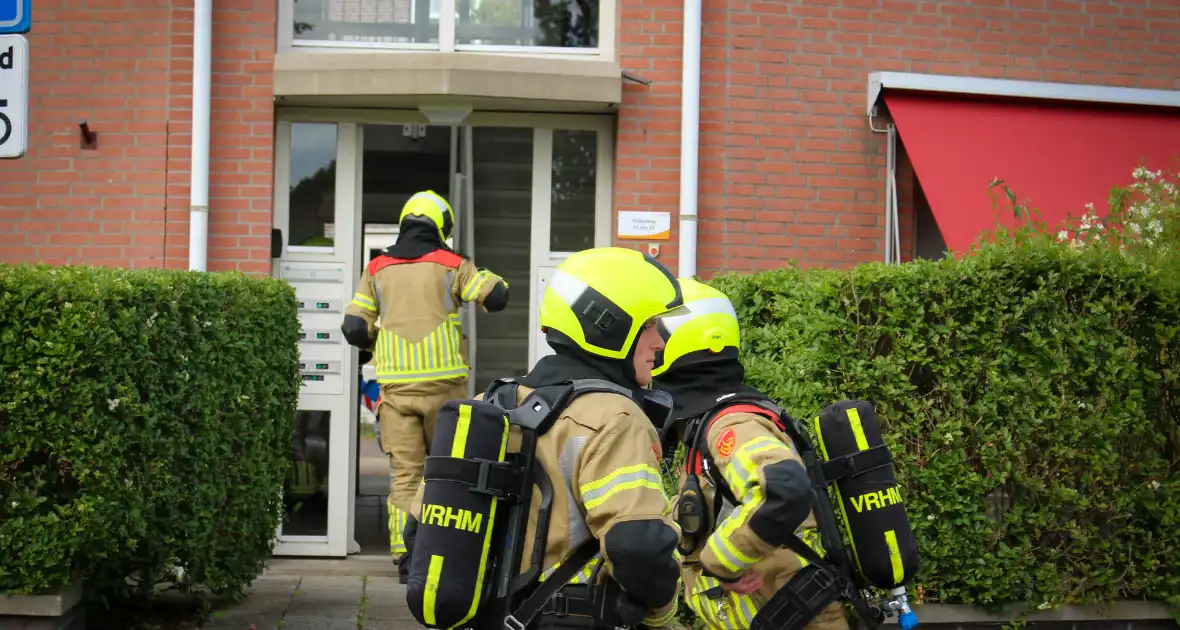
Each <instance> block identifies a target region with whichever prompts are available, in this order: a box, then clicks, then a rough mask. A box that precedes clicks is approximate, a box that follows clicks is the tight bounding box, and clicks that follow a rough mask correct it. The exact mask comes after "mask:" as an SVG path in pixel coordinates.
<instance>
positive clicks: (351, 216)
mask: <svg viewBox="0 0 1180 630" xmlns="http://www.w3.org/2000/svg"><path fill="white" fill-rule="evenodd" d="M358 129H359V125H357V124H355V123H350V122H341V123H337V125H336V198H335V217H334V223H335V228H336V235H335V237H334V239H333V241H334V244H333V247H331V248H326V247H322V248H321V247H308V248H300V247H295V248H292V247H291V246H290V245H289V243H288V239H289V238H290V235H291V231H290V227H289V216H290V208H289V202H290V200H289V198H288V190H289V182H290V167H289V165H290V155H291V142H290V140H291V123H290V121H280V122H279V123H278V124H277V125H276V134H275V151H276V152H275V155H276V156H280V155H281V156H283V158H282V159H276V160H275V182H274V184H275V197H274V220H273V223H272V224H273V226H274V227H277V228H279V229H281V230H282V231H283V245H284V247H283V249H284V253H283V256H282V258H281V259H279V260H276V261H274V262H273V265H272V276H274V277H282V273H281V270H282V266H283V263H292V262H299V263H330V264H332V265H335V266H337V267H339V268H342V269H343V273H344V278H343V287H342V288H343V291H341V293H340V296H341V306H343V304H347V303H348V301H349V300H351V298H352V293H353V291H355V287H356V280H357V274H358V270H357V266H356V263H355V260H354V257H353V254H354V253H355V252H358V251H359V249H360V247H361V242H360V241H361V238H360V230H359V226H358V225H357V217H358V216H359V212H358V211H359V209H360V201H361V200H360V196H359V195H358V194H357V191H358V190H359V189H360V183H361V180H360V168H359V166H360V164H361V157H362V155H363V149H364V147H363V146H361V141H362V136H361V134H359V133H357V130H358ZM344 235H349V236H350V237H351V238H348V239H347V240H344V239H343V238H342V237H344ZM338 316H339V317H343V308H341V313H340V314H339V315H338ZM321 317H322V316H321ZM337 326H339V324H337ZM341 341H342V340H341ZM343 346H344V347H342V348H341V349H340V353H339V354H341V355H342V357H341V358H342V359H343V361H342V365H341V366H340V374H341V379H342V381H343V388H342V391H341V392H340V393H339V394H323V395H315V394H309V393H307V391H306V390H301V391H300V394H299V403H298V407H297V408H298V409H300V410H327V411H330V412H331V415H330V417H329V420H328V422H329V430H328V431H329V436H330V439H329V443H328V513H327V528H328V531H327V535H325V536H293V535H284V534H282V527H281V525H280V527H279V529H278V531H276V536H277V537H278V542H277V543H276V545H275V549H274V554H275V555H279V556H337V557H340V556H344V555H347V554H349V553H357V552H359V551H360V548H359V546H358V545H357V544H356V541H355V540H354V535H353V532H354V524H355V523H354V519H353V512H354V508H355V494H356V477H355V475H354V474H353V473H354V471H355V470H356V466H357V461H356V444H357V434H358V430H359V427H358V426H357V423H356V422H354V421H353V416H354V412H355V410H356V409H357V405H358V404H359V392H358V391H357V390H358V388H357V382H358V380H357V379H358V376H359V367H358V366H357V360H358V359H359V355H358V351H357V349H356V348H354V347H352V346H349V345H347V344H343Z"/></svg>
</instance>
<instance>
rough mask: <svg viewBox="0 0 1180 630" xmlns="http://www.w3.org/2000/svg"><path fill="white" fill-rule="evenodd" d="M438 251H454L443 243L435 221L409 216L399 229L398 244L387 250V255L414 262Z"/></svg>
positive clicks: (403, 220)
mask: <svg viewBox="0 0 1180 630" xmlns="http://www.w3.org/2000/svg"><path fill="white" fill-rule="evenodd" d="M438 249H441V250H445V251H448V252H453V251H454V250H452V249H451V248H450V247H447V244H446V243H444V242H443V240H442V237H441V236H440V235H439V232H438V226H437V225H435V224H434V221H431V220H430V219H423V218H422V217H418V216H415V215H409V216H407V217H406V218H405V219H402V222H401V226H400V228H399V229H398V235H397V242H396V243H394V244H393V245H390V246H389V247H388V248H386V250H385V255H386V256H392V257H393V258H401V259H404V260H413V259H415V258H421V257H423V256H425V255H427V254H429V253H430V252H433V251H435V250H438Z"/></svg>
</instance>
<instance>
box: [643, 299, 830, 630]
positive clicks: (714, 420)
mask: <svg viewBox="0 0 1180 630" xmlns="http://www.w3.org/2000/svg"><path fill="white" fill-rule="evenodd" d="M680 286H681V288H682V291H683V294H684V302H685V307H686V309H687V310H688V311H689V312H688V313H687V314H684V315H680V316H677V317H671V318H665V319H663V320H661V321H660V334H661V337H662V339H663V340H664V343H665V344H666V347H665V349H664V352H663V353H662V356H661V357H660V362H659V365H657V366H656V368H655V369H654V370H653V374H654V377H655V378H654V382H653V384H652V387H653V388H655V389H658V390H662V391H665V392H668V393H669V394H671V395H672V399H673V401H674V410H673V413H672V416H671V421H670V423H669V425H667V426H666V427H665V428H664V433H665V439H670V437H671V436H675V437H676V438H678V439H679V440H681V441H682V442H684V443H685V444H686V446H691V443H692V442H693V441H694V437H693V436H694V435H695V436H696V438H695V440H699V441H697V442H696V446H695V448H696V449H699V450H697V451H695V453H700V455H702V456H703V455H704V454H705V453H704V452H705V451H706V449H707V456H704V457H701V456H694V455H695V453H694V452H693V451H689V453H690V454H689V457H688V458H686V461H685V465H684V467H682V468H681V469H680V470H679V471H678V473H679V484H680V488H681V494H680V496H679V497H678V498H677V499H676V501H677V502H678V504H677V505H676V514H677V515H680V514H682V513H692V512H694V511H695V512H696V514H697V515H698V516H704V517H705V518H697V519H692V520H688V519H684V518H680V520H679V523H678V524H679V525H680V526H681V529H682V534H681V535H682V542H681V546H680V548H679V551H680V552H681V553H682V554H683V555H684V561H683V564H684V569H683V571H684V573H683V579H684V595H685V602H686V603H687V604H688V606H689V608H690V609H692V611H693V612H694V613H696V615H697V617H699V618H700V619H701V620H702V621H704V622H705V623H706V624H708V626H709V627H711V628H717V629H728V630H745V629H747V628H749V627H750V625H751V622H752V621H753V618H754V615H755V614H756V613H757V612H758V610H759V609H760V608H761V607H762V606H763V605H764V604H765V603H766V602H767V600H768V599H769V598H770V597H771V596H772V595H773V594H775V593H776V592H778V591H779V589H781V588H782V587H783V585H784V584H786V583H787V581H788V580H789V579H790V578H791V577H792V576H793V575H795V574H796V573H797V572H798V571H799V570H800V568H801V567H802V566H804V564H805V563H806V562H807V560H806V559H805V558H803V557H802V556H799V555H796V554H795V553H794V552H793V551H791V550H789V549H787V548H785V547H784V545H785V543H784V542H783V535H784V534H786V535H791V534H793V533H796V532H799V533H801V536H800V537H801V538H802V539H803V540H804V542H806V543H807V544H808V546H810V547H811V548H812V549H814V550H815V551H816V552H817V554H818V555H819V556H821V557H822V556H823V555H824V552H823V551H822V545H821V544H820V542H819V537H818V535H817V534H816V532H815V527H816V525H815V520H814V514H812V509H811V505H812V500H813V497H814V494H813V493H812V492H811V488H810V480H809V478H808V475H807V471H806V469H805V468H804V467H803V460H802V458H801V457H800V456H799V455H798V453H797V452H796V451H795V450H794V449H793V448H792V443H791V440H790V438H788V437H787V436H786V435H785V433H784V432H783V431H782V430H780V429H779V427H778V426H777V425H776V422H775V420H776V419H775V418H771V417H769V416H768V414H766V413H765V412H764V411H763V410H762V409H761V408H759V407H758V406H757V404H756V403H758V402H759V401H767V402H772V401H771V400H770V398H769V397H768V396H766V395H765V394H763V393H762V392H761V391H759V390H757V389H756V388H754V387H751V386H749V385H746V384H744V382H743V381H744V377H745V370H744V368H743V366H742V364H741V362H740V361H739V360H738V351H739V350H740V348H741V331H740V329H739V326H738V319H737V315H736V313H735V311H734V308H733V304H732V303H731V302H730V301H729V299H728V298H727V297H726V296H725V294H724V293H722V292H720V291H718V290H716V289H714V288H712V287H709V286H707V285H705V284H702V283H700V282H697V281H695V280H692V279H685V278H681V279H680ZM686 436H687V437H688V439H687V440H686ZM702 459H703V460H704V462H705V463H706V464H707V465H708V466H707V467H702ZM702 470H705V471H707V473H705V474H708V475H709V479H707V480H706V481H707V482H706V483H703V484H701V483H698V482H697V479H698V477H697V476H698V475H702ZM719 493H720V494H721V495H722V496H717V495H718V494H719ZM694 495H695V496H696V497H699V500H700V501H701V503H697V505H698V506H699V507H697V508H695V510H688V509H685V506H684V505H683V503H686V502H688V501H690V500H692V499H693V496H694ZM717 501H722V502H723V504H722V507H721V508H720V510H718V509H716V502H717ZM711 515H717V518H716V522H715V523H713V522H712V521H711ZM690 523H691V524H690ZM710 525H711V527H710ZM693 529H698V531H695V532H694V531H691V530H693ZM807 627H808V628H811V629H813V630H847V628H848V623H847V621H846V620H845V618H844V615H843V612H842V608H841V605H840V602H839V601H837V602H834V603H833V604H831V605H830V606H828V607H827V608H826V609H824V610H822V611H818V615H817V616H816V617H815V618H814V619H813V620H812V622H811V623H810V624H809V625H808V626H807Z"/></svg>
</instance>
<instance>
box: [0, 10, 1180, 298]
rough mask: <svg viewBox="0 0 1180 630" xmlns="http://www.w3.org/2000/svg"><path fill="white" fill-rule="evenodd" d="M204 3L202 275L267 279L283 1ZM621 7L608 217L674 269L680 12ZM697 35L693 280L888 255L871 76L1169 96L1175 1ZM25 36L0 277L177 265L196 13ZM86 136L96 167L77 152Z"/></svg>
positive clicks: (67, 13) (711, 19) (1179, 61)
mask: <svg viewBox="0 0 1180 630" xmlns="http://www.w3.org/2000/svg"><path fill="white" fill-rule="evenodd" d="M214 4H215V15H214V22H215V24H214V61H213V72H214V78H213V82H214V86H213V97H214V102H213V114H212V134H213V141H212V168H211V176H210V206H211V216H210V236H209V269H210V270H224V269H239V270H242V271H246V272H250V273H266V272H267V271H268V270H269V247H268V245H269V236H268V235H269V230H270V225H271V216H272V201H273V200H272V198H271V197H272V182H273V169H274V164H273V158H274V156H273V146H274V141H273V131H274V112H273V102H272V101H273V99H272V67H273V59H274V49H275V19H276V16H275V12H276V5H277V3H276V2H275V0H267V1H264V0H217V1H216V2H215V3H214ZM619 6H620V11H621V15H620V19H619V21H618V23H619V51H620V56H621V63H622V66H623V68H624V70H626V71H628V72H629V73H631V74H633V75H637V76H639V77H641V78H643V79H650V80H651V81H653V83H652V84H651V85H650V86H648V87H645V86H642V85H639V84H636V83H632V82H626V83H625V84H624V99H623V104H622V106H621V107H620V109H619V114H618V138H617V150H616V156H615V165H616V166H615V168H616V171H615V173H614V175H615V199H614V202H615V210H616V211H617V210H665V211H670V212H671V213H672V216H673V236H672V240H671V241H669V242H665V243H663V244H662V252H661V257H662V259H663V260H664V261H665V262H667V263H668V264H669V265H670V266H671V267H672V268H673V269H675V268H676V265H677V251H676V250H677V240H676V239H677V238H678V236H677V229H676V227H677V226H676V214H677V208H678V196H679V153H680V137H679V135H680V133H679V132H680V116H679V107H680V79H681V67H680V66H681V63H680V57H681V35H682V0H620V2H619ZM703 17H704V22H705V25H704V30H703V34H702V70H701V84H702V86H701V138H700V156H701V161H700V184H699V202H700V206H699V208H700V209H699V216H700V223H699V228H698V270H699V272H700V273H701V274H702V275H704V276H706V277H709V276H711V275H712V273H713V272H716V271H717V270H720V269H731V270H739V271H746V270H754V269H762V268H769V267H777V266H781V265H782V264H783V262H784V261H786V260H798V261H800V263H801V264H803V265H808V266H814V265H823V266H830V265H834V266H848V265H854V264H857V263H860V262H864V261H877V260H881V259H882V258H883V251H884V243H883V240H884V238H883V237H884V217H883V205H884V198H883V188H884V172H885V148H884V147H885V136H884V134H877V133H872V132H871V131H870V130H869V126H868V122H867V120H866V118H865V115H864V104H865V98H866V95H865V91H866V82H867V76H868V74H869V73H870V72H872V71H877V70H893V71H905V72H919V73H941V74H957V75H974V76H981V77H996V78H1010V79H1028V80H1045V81H1062V82H1072V83H1090V84H1101V85H1113V86H1128V87H1143V88H1162V89H1180V6H1177V4H1176V3H1175V2H1166V1H1147V0H1135V1H1130V0H1127V1H1114V0H1106V1H1099V0H1090V1H1087V2H1082V1H1081V0H953V1H950V0H922V1H913V0H911V1H902V0H897V1H894V0H704V10H703ZM29 40H30V47H31V51H32V55H33V61H32V67H31V71H32V80H31V85H32V98H31V102H30V115H31V128H30V152H29V155H28V156H27V157H26V158H25V159H23V160H17V161H0V261H22V260H27V261H43V262H49V263H54V264H61V263H93V264H100V265H110V266H130V267H162V266H167V267H171V268H185V267H186V266H187V257H188V252H187V243H188V206H189V198H188V192H189V191H188V182H189V172H188V168H189V165H188V162H189V127H190V105H191V103H190V101H191V65H192V61H191V55H192V9H191V0H188V1H187V2H186V1H185V0H178V2H177V3H172V2H168V1H165V0H86V1H85V2H84V1H83V0H34V26H33V32H32V33H31V34H30V35H29ZM83 118H84V119H87V120H88V121H89V123H90V127H91V128H92V129H93V130H94V131H96V132H98V133H99V148H98V149H97V150H95V151H89V150H82V149H81V148H80V133H79V131H78V127H77V122H78V120H79V119H83ZM902 140H904V138H903V139H902ZM1112 183H1113V182H1112ZM898 188H899V195H900V210H899V214H900V215H901V217H900V219H901V224H902V249H903V252H911V253H912V250H913V247H914V240H915V239H914V223H915V218H914V217H915V212H914V210H913V209H914V197H915V195H917V194H918V192H919V191H920V188H919V187H918V186H917V185H916V181H915V177H914V174H913V169H912V168H911V167H910V166H909V164H908V161H907V160H906V159H905V155H904V145H903V143H901V142H899V164H898ZM628 246H636V247H642V245H639V244H636V243H634V242H629V245H628Z"/></svg>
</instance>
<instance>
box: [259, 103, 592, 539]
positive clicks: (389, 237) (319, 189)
mask: <svg viewBox="0 0 1180 630" xmlns="http://www.w3.org/2000/svg"><path fill="white" fill-rule="evenodd" d="M286 114H288V116H284V113H280V122H279V125H278V128H277V130H276V131H277V134H276V135H277V136H278V142H277V143H276V144H277V147H276V148H277V153H278V155H277V158H278V160H277V162H278V164H280V165H282V168H276V178H275V179H276V204H275V228H276V229H277V230H280V231H281V232H282V234H283V237H284V238H283V242H284V246H283V252H282V255H281V257H280V258H279V259H278V260H277V261H276V263H275V273H276V275H277V276H279V277H281V278H284V279H286V280H287V281H288V282H291V283H292V284H293V285H294V286H295V288H296V293H297V295H299V296H300V298H301V299H303V300H305V301H306V304H307V308H306V309H305V310H304V311H303V312H301V315H300V316H301V319H302V321H303V324H304V330H305V337H304V341H305V343H303V344H301V356H302V357H304V359H305V362H304V369H305V371H304V379H305V387H304V389H303V392H302V394H301V396H300V404H299V409H300V412H299V415H298V418H297V427H296V431H295V439H294V440H293V448H292V457H293V465H292V470H296V471H299V472H300V475H302V476H296V477H294V478H293V479H294V480H293V481H292V482H290V483H288V487H287V488H286V492H285V495H284V502H285V503H286V505H287V518H285V519H284V522H283V524H282V526H281V529H280V532H279V536H280V537H279V540H280V542H279V544H278V545H277V547H276V550H275V552H276V554H277V555H315V556H341V555H344V554H346V553H363V554H388V553H389V530H388V512H387V510H386V507H385V505H386V495H387V493H388V489H389V473H390V470H389V463H388V458H387V457H386V455H385V454H384V453H382V452H381V450H380V447H379V445H378V442H377V440H376V437H375V435H374V430H373V429H374V420H375V411H376V391H374V390H376V387H375V385H376V384H375V383H371V381H372V380H373V379H374V376H375V374H374V372H373V368H372V366H371V365H366V366H361V365H359V362H358V358H357V357H358V355H357V352H356V351H355V349H353V348H351V347H349V346H348V345H347V344H346V343H345V342H344V341H343V339H339V322H340V318H341V317H342V316H343V315H342V311H343V305H344V304H347V302H348V300H349V299H351V296H352V293H353V288H354V286H355V283H356V280H357V277H358V274H359V273H360V270H361V269H363V266H364V265H365V264H367V263H368V261H369V260H371V259H372V258H373V257H375V256H377V255H378V254H379V253H380V252H381V250H383V249H384V248H385V247H388V246H389V245H391V244H392V243H393V242H395V241H396V239H397V227H398V221H397V219H398V216H399V215H400V212H401V208H402V205H403V204H404V203H405V202H406V200H407V199H409V197H410V196H411V195H413V194H414V193H415V192H418V191H421V190H427V189H429V190H434V191H435V192H437V193H439V194H441V195H443V196H444V197H446V198H447V200H448V201H449V202H450V203H451V206H452V208H453V209H454V211H455V214H456V222H455V231H454V234H453V236H452V240H451V243H450V245H451V247H452V248H454V249H455V250H456V251H458V252H460V253H462V254H464V255H466V256H469V257H470V258H472V260H473V261H474V262H475V264H476V265H477V266H480V267H486V268H488V269H491V270H492V271H494V272H495V273H497V274H499V275H501V276H503V277H504V278H505V279H506V280H507V281H508V283H509V286H510V287H511V289H510V291H511V300H510V303H509V306H508V308H507V309H505V310H504V311H501V312H498V313H484V312H482V310H480V309H477V308H476V307H474V306H468V307H465V310H464V311H462V312H461V318H462V324H463V334H464V336H465V337H466V343H467V347H468V348H469V349H470V350H469V355H470V361H471V364H472V370H471V378H470V379H469V392H471V393H472V394H474V393H475V392H477V391H482V390H483V389H484V388H485V387H486V386H487V384H488V383H489V382H490V381H491V380H492V379H494V378H498V377H500V376H508V375H519V374H523V373H524V372H526V371H528V369H530V368H531V366H532V365H533V363H535V361H536V360H537V358H539V357H540V356H543V355H544V354H547V353H548V352H547V351H548V348H547V347H546V346H545V344H544V343H543V341H540V333H539V328H538V327H537V324H536V310H537V308H538V307H539V300H540V296H541V294H542V292H543V290H544V286H545V282H546V281H547V279H548V277H549V274H550V273H551V272H552V269H553V268H554V267H556V265H557V264H558V263H559V262H560V261H561V260H562V259H563V258H564V257H566V256H568V255H569V254H570V253H572V252H574V251H578V250H581V249H586V248H589V247H593V246H596V245H601V244H605V243H607V242H609V227H610V223H609V216H610V215H609V210H610V199H611V190H610V175H611V172H612V170H613V169H612V168H611V167H610V164H611V161H610V155H611V149H612V147H613V124H612V121H611V120H610V119H605V118H603V117H564V116H562V117H558V116H543V115H541V116H522V115H504V114H473V115H471V116H469V117H468V118H469V119H470V122H471V124H466V125H462V126H432V125H428V124H423V123H421V122H416V121H415V122H409V121H403V120H399V119H398V116H393V115H390V116H386V117H382V116H374V115H373V114H371V113H366V114H363V115H358V116H356V118H359V120H347V118H348V116H347V112H341V113H337V114H336V120H331V118H332V117H329V116H325V112H323V111H319V110H316V111H310V112H286ZM414 114H415V113H414V112H405V113H404V116H402V118H403V119H415V118H421V116H420V115H418V116H415V115H414ZM284 118H290V119H289V120H284ZM325 118H327V120H325ZM341 118H344V119H346V120H345V121H341V120H340V119H341ZM465 122H468V121H465ZM284 193H285V194H284ZM284 197H285V198H284ZM320 306H323V307H325V308H315V307H320ZM329 327H331V328H329ZM321 329H323V330H321ZM332 330H335V331H336V332H335V333H334V335H333V334H332V333H331V331H332ZM324 331H326V334H327V337H328V338H327V339H322V340H321V339H318V338H317V337H318V336H319V334H320V333H321V332H324ZM308 335H311V337H310V338H309V337H308ZM325 365H327V366H328V372H330V373H320V372H317V369H319V368H320V367H321V366H325ZM337 365H338V367H337V368H336V370H335V371H336V372H338V374H337V373H331V372H333V371H332V370H331V368H332V367H333V366H337ZM350 385H351V387H350ZM337 436H339V437H337ZM325 472H326V474H324V473H325ZM300 480H304V481H300Z"/></svg>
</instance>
